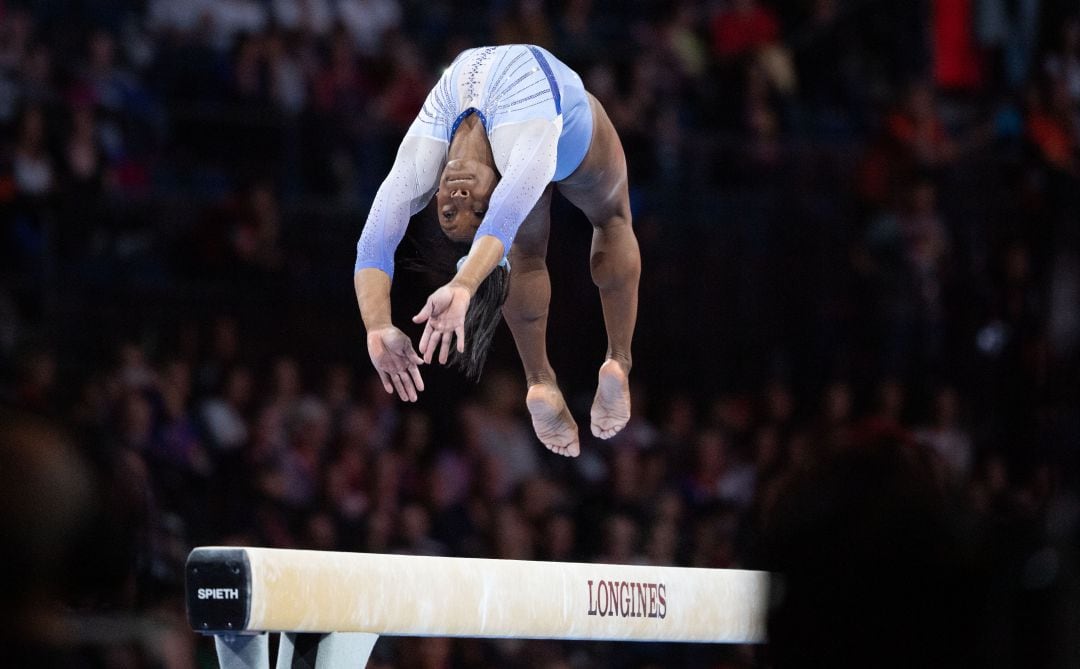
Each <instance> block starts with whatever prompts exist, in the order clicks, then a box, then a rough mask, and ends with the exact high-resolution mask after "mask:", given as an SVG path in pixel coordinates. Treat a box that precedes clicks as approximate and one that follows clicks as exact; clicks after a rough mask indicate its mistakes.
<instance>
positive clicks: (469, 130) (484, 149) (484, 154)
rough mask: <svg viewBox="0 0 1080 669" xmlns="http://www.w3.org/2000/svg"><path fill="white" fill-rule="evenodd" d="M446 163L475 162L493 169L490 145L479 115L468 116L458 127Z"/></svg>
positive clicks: (493, 159) (493, 162) (493, 161)
mask: <svg viewBox="0 0 1080 669" xmlns="http://www.w3.org/2000/svg"><path fill="white" fill-rule="evenodd" d="M446 160H447V162H449V161H451V160H476V161H478V162H481V163H483V164H485V165H487V166H489V167H490V168H491V169H495V158H494V156H493V155H492V153H491V143H490V142H489V141H488V137H487V132H486V131H485V130H484V124H483V123H481V121H480V116H479V114H469V115H468V116H466V117H465V118H464V119H463V120H462V121H461V125H459V126H458V129H457V132H455V133H454V137H453V139H451V140H450V149H449V150H448V151H447V154H446Z"/></svg>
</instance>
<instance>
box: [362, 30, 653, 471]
mask: <svg viewBox="0 0 1080 669" xmlns="http://www.w3.org/2000/svg"><path fill="white" fill-rule="evenodd" d="M554 188H558V190H559V192H560V193H562V194H563V196H565V197H566V199H568V200H569V201H570V202H571V203H572V204H574V206H576V207H578V208H579V209H581V210H582V212H584V213H585V215H586V216H587V217H588V219H589V221H590V222H591V223H592V226H593V239H592V250H591V258H590V265H591V272H592V278H593V282H594V283H595V284H596V286H597V288H599V290H600V299H601V302H602V305H603V312H604V324H605V327H606V329H607V337H608V348H607V355H606V358H605V360H604V362H603V364H602V365H601V366H600V371H599V374H598V383H597V388H596V396H595V399H594V400H593V405H592V410H591V412H590V417H591V421H592V425H591V428H592V433H593V434H594V435H595V436H597V437H599V438H602V439H607V438H609V437H611V436H613V435H615V434H616V433H617V432H619V430H621V429H622V428H623V427H624V426H625V425H626V423H627V421H628V420H629V419H630V392H629V385H628V377H629V373H630V367H631V355H630V340H631V338H632V336H633V331H634V323H635V320H636V318H637V288H638V278H639V275H640V273H641V257H640V254H639V252H638V243H637V238H636V237H635V236H634V231H633V229H632V227H631V220H630V204H629V198H628V193H627V177H626V158H625V155H624V153H623V148H622V144H621V143H620V141H619V137H618V135H617V134H616V132H615V128H614V127H613V126H612V124H611V121H610V119H608V116H607V114H606V112H605V111H604V109H603V107H602V106H601V105H600V103H599V102H598V101H597V100H596V98H594V97H593V96H592V95H591V94H589V93H588V92H587V91H586V90H585V88H584V86H583V85H582V82H581V78H580V77H579V76H578V75H577V74H576V73H575V72H574V71H573V70H571V69H570V68H569V67H567V66H566V65H565V64H563V63H562V62H560V61H559V60H558V59H556V58H555V57H554V56H552V55H551V54H550V53H548V52H547V51H545V50H544V49H541V48H539V47H535V46H529V45H520V44H517V45H509V46H496V47H482V48H477V49H469V50H467V51H464V52H462V53H461V54H460V55H459V56H458V57H457V58H456V59H455V60H454V62H453V63H452V64H451V65H450V67H449V68H447V70H446V71H445V72H444V73H443V75H442V77H441V78H440V79H439V81H438V83H437V84H436V85H435V88H434V89H432V91H431V92H430V93H429V94H428V97H427V99H426V101H425V102H424V106H423V108H422V109H421V110H420V113H419V114H418V116H417V117H416V120H415V121H414V122H413V124H412V126H411V127H410V128H409V130H408V132H407V133H406V135H405V138H404V139H403V140H402V142H401V146H400V148H399V149H398V153H397V158H396V160H395V161H394V165H393V167H392V168H391V170H390V173H389V175H388V176H387V177H386V179H385V180H384V181H383V183H382V185H381V186H380V187H379V190H378V193H377V194H376V196H375V200H374V202H373V203H372V206H371V211H370V213H369V214H368V218H367V223H366V224H365V226H364V229H363V233H362V234H361V236H360V241H359V242H358V243H357V253H356V268H355V273H354V275H353V282H354V285H355V288H356V297H357V302H358V303H359V306H360V315H361V318H362V319H363V321H364V327H365V328H366V330H367V345H368V353H369V354H370V356H371V361H372V363H373V364H374V366H375V369H376V370H377V371H378V373H379V378H380V379H381V380H382V383H383V386H384V388H385V389H386V392H388V393H391V394H392V393H394V392H395V391H396V392H397V394H398V395H399V396H400V397H401V399H403V400H406V401H416V398H417V392H419V391H423V390H424V382H423V379H422V378H421V376H420V370H419V365H420V364H422V363H425V362H426V363H431V362H432V360H433V359H435V357H436V353H438V361H439V363H440V364H446V363H447V362H448V361H449V360H451V358H454V360H455V362H456V363H457V366H459V367H461V368H463V369H464V370H465V371H466V372H467V373H469V374H470V375H472V376H477V375H478V374H479V372H480V367H481V366H482V365H483V361H484V358H485V356H486V354H487V348H488V347H489V346H490V343H491V336H492V333H493V332H494V330H495V327H496V326H497V325H498V321H499V316H500V313H499V305H500V303H501V304H502V309H501V311H502V314H501V315H502V317H503V318H505V320H506V322H507V324H508V325H509V326H510V331H511V333H513V336H514V342H515V344H516V345H517V349H518V353H519V355H520V356H521V361H522V364H523V366H524V368H525V376H526V380H527V382H528V393H527V395H526V398H525V402H526V405H527V406H528V409H529V413H530V414H531V416H532V423H533V429H534V430H535V431H536V436H537V437H538V438H539V439H540V441H541V442H542V443H543V444H544V446H546V447H547V448H548V449H550V450H551V451H553V452H555V453H559V454H561V455H566V456H576V455H578V454H579V453H580V443H579V439H578V429H577V425H576V423H575V422H574V419H573V417H572V416H571V415H570V411H569V410H568V409H567V407H566V402H565V401H564V399H563V395H562V392H561V391H560V390H559V387H558V384H557V383H556V378H555V372H554V370H553V369H552V368H551V363H550V362H549V361H548V356H547V344H546V341H545V339H546V332H547V315H548V303H549V301H550V299H551V283H550V279H549V276H548V270H547V264H546V256H547V245H548V232H549V230H550V227H551V197H552V191H553V189H554ZM432 195H434V196H435V199H436V204H437V215H438V219H439V224H440V226H441V228H442V231H443V232H444V233H445V234H446V236H447V237H449V238H450V239H451V240H454V241H457V242H471V246H470V247H469V251H468V254H467V255H466V256H465V257H463V258H462V259H461V260H460V261H458V264H457V273H456V275H455V276H454V277H453V278H452V279H451V280H450V282H449V283H447V284H446V285H444V286H442V287H441V288H439V289H438V290H436V291H435V292H434V293H432V294H431V296H430V297H429V298H428V300H427V302H426V304H425V305H424V308H423V309H421V310H420V312H419V313H418V314H417V315H416V316H415V317H414V318H413V321H414V322H416V323H424V332H423V334H422V336H421V338H420V346H419V355H418V354H417V352H416V350H414V349H413V346H412V342H411V341H410V340H409V338H408V337H407V336H406V335H405V334H404V333H403V332H401V331H400V330H399V329H398V328H396V327H394V325H393V324H392V322H391V317H390V283H391V280H392V278H393V275H394V251H395V249H396V248H397V246H398V244H399V243H400V242H401V239H402V237H403V236H404V234H405V229H406V227H407V226H408V223H409V218H410V216H412V215H414V214H416V213H418V212H419V211H420V210H422V209H423V208H424V207H425V206H426V205H427V203H428V202H429V201H430V199H431V197H432ZM507 282H508V283H509V286H508V287H507ZM466 333H468V339H467V338H466ZM466 345H468V346H469V353H468V354H466V353H465V351H466ZM455 348H456V353H453V352H452V350H453V349H455ZM421 356H423V357H421Z"/></svg>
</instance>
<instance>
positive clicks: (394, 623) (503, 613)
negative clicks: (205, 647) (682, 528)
mask: <svg viewBox="0 0 1080 669" xmlns="http://www.w3.org/2000/svg"><path fill="white" fill-rule="evenodd" d="M186 575H187V604H188V619H189V621H190V623H191V626H192V628H193V629H194V630H196V631H198V632H203V633H207V634H214V635H218V637H219V638H218V649H219V656H221V657H222V666H223V667H225V666H226V661H225V660H226V658H225V656H224V655H222V654H221V651H222V645H223V644H224V645H225V646H226V648H225V650H226V655H227V654H229V653H230V652H232V654H233V655H236V652H239V651H238V650H237V648H238V647H239V646H242V648H240V649H239V650H240V651H242V650H245V649H249V646H250V645H251V643H252V641H251V640H250V639H244V638H238V637H241V636H243V635H250V634H258V633H261V632H284V633H288V634H290V635H291V636H290V637H289V639H290V643H293V642H295V641H296V640H297V639H298V638H299V637H296V636H295V634H296V633H316V634H319V635H332V636H333V635H340V634H341V633H353V634H359V635H362V636H361V637H356V638H355V639H353V640H352V641H348V642H347V641H344V640H343V639H350V638H351V637H341V636H339V637H337V638H336V640H335V639H327V640H326V642H327V644H328V645H336V647H339V648H345V647H348V650H347V651H345V650H342V651H340V652H338V653H337V654H338V655H340V654H341V653H345V652H348V653H357V652H362V649H361V650H357V648H359V647H360V646H365V645H370V644H368V643H367V642H368V641H370V642H371V644H373V643H374V639H375V638H376V637H377V636H378V635H389V636H445V637H487V638H500V637H501V638H516V639H582V640H586V639H587V640H609V641H680V642H700V643H760V642H762V641H764V638H765V613H766V601H767V599H768V582H769V579H768V574H767V573H765V572H756V571H744V570H728V569H689V568H679V567H649V566H634V565H610V564H585V563H562V562H528V561H521V560H488V559H474V558H443V557H424V556H412V555H378V554H367V553H333V552H322V551H298V550H281V549H270V548H230V547H207V548H196V549H195V550H194V551H192V552H191V555H190V556H189V557H188V561H187V567H186ZM230 640H232V641H230ZM361 641H362V642H363V643H361ZM230 644H231V645H230ZM233 651H236V652H233ZM253 652H254V653H255V655H258V656H259V657H258V658H257V659H255V660H249V659H242V660H236V658H231V659H230V660H229V664H228V666H229V667H256V666H268V665H263V664H262V663H261V654H262V651H261V650H258V649H256V650H255V651H253ZM367 652H370V648H367ZM241 654H242V653H241ZM365 660H366V656H365V657H363V658H357V657H355V655H354V656H353V657H352V658H351V659H350V662H351V664H339V663H334V664H328V663H326V662H323V661H320V664H319V667H323V666H327V667H329V666H334V667H337V666H359V667H362V666H363V663H364V661H365ZM267 662H268V660H267ZM287 666H289V665H288V664H284V665H283V664H282V660H281V657H280V656H279V659H278V667H287Z"/></svg>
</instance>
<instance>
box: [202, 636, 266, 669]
mask: <svg viewBox="0 0 1080 669" xmlns="http://www.w3.org/2000/svg"><path fill="white" fill-rule="evenodd" d="M214 647H215V648H217V656H218V664H220V665H221V669H270V640H269V638H268V635H267V634H265V633H263V634H215V635H214Z"/></svg>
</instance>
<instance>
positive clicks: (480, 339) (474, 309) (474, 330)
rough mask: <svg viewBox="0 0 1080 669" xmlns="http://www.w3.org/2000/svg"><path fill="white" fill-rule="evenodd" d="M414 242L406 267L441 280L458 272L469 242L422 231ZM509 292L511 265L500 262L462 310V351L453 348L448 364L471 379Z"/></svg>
mask: <svg viewBox="0 0 1080 669" xmlns="http://www.w3.org/2000/svg"><path fill="white" fill-rule="evenodd" d="M425 227H426V226H425ZM415 241H416V243H415V246H416V249H417V256H418V257H417V258H416V260H415V261H413V262H408V261H407V262H406V266H408V267H410V268H411V269H414V270H419V271H423V272H428V273H430V274H435V275H438V276H439V278H440V279H443V280H445V279H446V277H452V276H454V274H456V273H457V262H458V259H459V258H461V257H462V256H465V255H467V254H468V253H469V244H467V243H461V242H454V241H451V240H450V239H448V238H447V237H446V236H445V235H443V234H442V233H441V232H439V233H435V234H429V233H426V232H424V233H421V234H420V239H416V240H415ZM509 293H510V265H509V263H506V262H503V263H501V264H499V265H498V266H497V267H496V268H495V269H493V270H492V271H491V274H488V275H487V277H486V278H485V279H484V280H483V281H482V282H480V285H479V286H477V288H476V293H474V294H473V296H472V299H471V300H469V310H468V311H467V312H466V313H465V352H464V353H458V351H457V348H456V347H454V348H453V349H452V350H451V353H450V366H451V367H453V368H454V369H457V370H459V371H461V372H464V373H465V376H466V377H468V378H469V379H472V380H473V381H479V380H480V374H481V373H482V372H483V371H484V363H485V362H486V361H487V357H488V352H489V351H490V350H491V344H492V342H493V341H494V340H495V331H496V330H497V329H498V327H499V322H500V321H501V320H502V305H503V303H505V302H506V297H507V295H509Z"/></svg>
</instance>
